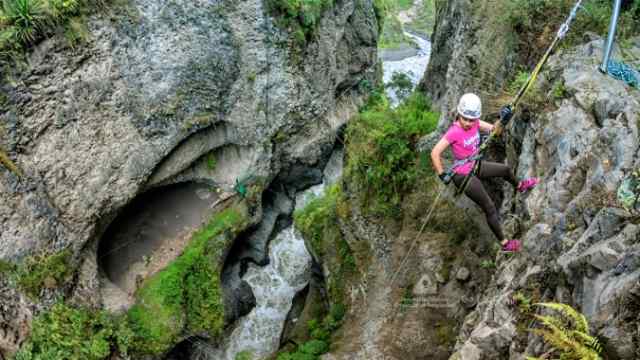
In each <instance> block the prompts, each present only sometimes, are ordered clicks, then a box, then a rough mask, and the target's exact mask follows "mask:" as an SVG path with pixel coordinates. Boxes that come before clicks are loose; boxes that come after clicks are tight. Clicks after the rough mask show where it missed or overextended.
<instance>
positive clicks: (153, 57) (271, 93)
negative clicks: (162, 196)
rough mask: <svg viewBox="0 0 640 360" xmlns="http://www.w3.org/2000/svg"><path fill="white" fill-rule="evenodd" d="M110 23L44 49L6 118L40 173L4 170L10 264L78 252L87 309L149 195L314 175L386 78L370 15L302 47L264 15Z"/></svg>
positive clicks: (3, 219) (26, 162) (344, 15)
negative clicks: (105, 237)
mask: <svg viewBox="0 0 640 360" xmlns="http://www.w3.org/2000/svg"><path fill="white" fill-rule="evenodd" d="M105 12H107V13H100V14H98V15H95V16H94V17H92V18H91V19H90V20H89V30H90V37H89V39H88V41H87V43H86V44H84V45H83V46H80V47H78V48H76V49H73V50H72V49H68V48H66V47H65V46H64V44H63V41H62V40H61V39H59V38H55V37H54V38H52V39H49V40H47V41H44V42H42V43H41V44H39V45H37V47H36V48H34V49H33V51H32V52H31V53H30V55H29V66H28V69H27V70H26V71H25V72H23V73H20V74H13V75H12V76H14V81H11V82H10V83H8V84H5V85H3V92H4V94H5V95H6V97H7V99H8V102H7V104H8V106H6V107H3V108H2V109H0V147H2V148H3V149H5V150H6V151H7V153H8V154H9V156H10V157H11V159H12V160H13V161H14V162H15V163H16V164H17V166H18V167H19V168H20V169H21V170H22V172H23V173H24V174H25V175H24V177H21V178H19V177H17V176H16V175H15V174H14V173H12V172H10V171H8V170H7V169H5V168H4V167H2V166H0V229H2V231H0V259H1V260H4V261H19V259H21V258H22V257H24V256H27V255H29V254H33V253H36V252H39V251H53V252H55V251H59V250H61V249H65V248H71V249H72V250H73V262H74V264H76V265H78V266H82V268H83V269H89V273H91V274H93V275H90V276H87V275H83V276H82V278H83V279H84V280H83V281H84V283H85V284H84V285H86V287H87V288H88V289H89V290H86V291H88V293H85V294H84V295H85V297H91V291H92V290H91V289H92V288H95V282H96V280H95V276H96V269H95V266H92V265H91V264H88V265H87V264H84V265H82V264H81V263H83V262H84V261H85V260H86V259H89V260H91V259H92V258H95V254H91V252H92V251H95V248H96V247H97V246H96V244H97V241H99V238H100V236H101V234H102V233H103V232H104V230H105V229H106V227H107V226H108V225H109V223H110V222H111V221H112V220H113V219H114V218H115V217H116V216H117V214H118V213H119V212H120V211H121V210H122V209H123V207H124V206H125V205H126V204H127V203H129V202H130V201H131V200H132V199H133V198H134V197H135V196H136V195H137V194H139V193H141V192H143V191H145V190H147V189H149V188H151V187H156V186H161V185H164V184H169V183H176V182H182V181H197V182H206V183H209V184H212V185H215V186H217V187H219V188H221V189H223V190H225V191H231V190H232V188H233V186H234V185H235V184H236V181H240V182H247V183H252V182H254V181H256V180H257V179H262V180H264V183H265V184H268V183H269V182H270V181H271V180H272V179H274V178H275V177H276V176H277V175H278V174H279V173H280V172H281V171H283V170H288V169H290V168H291V167H292V166H293V165H295V164H301V165H304V166H310V165H314V164H316V163H318V162H319V161H321V160H322V159H323V157H326V156H327V154H328V151H329V150H330V149H331V148H332V146H333V142H334V139H335V133H336V130H337V129H338V128H339V127H340V126H341V125H342V124H344V123H345V122H346V120H347V119H348V118H349V116H350V114H352V113H353V112H354V111H356V109H357V105H358V104H359V103H360V101H361V100H360V99H361V97H362V95H363V93H362V92H361V88H362V87H361V86H360V85H361V84H363V83H374V82H375V78H376V76H377V75H376V71H375V66H374V65H375V62H376V39H377V31H378V26H377V23H376V16H375V14H374V9H373V4H372V2H371V1H366V0H365V1H357V2H356V1H349V0H347V1H337V2H336V3H335V4H334V6H333V8H331V9H329V10H327V11H325V12H324V14H323V17H322V19H321V21H320V24H319V26H318V29H317V32H316V35H315V36H314V37H313V39H311V40H308V41H307V43H306V45H305V46H304V47H303V48H299V47H298V48H296V47H295V45H293V42H292V41H291V39H290V38H289V34H288V33H287V32H286V31H284V30H282V29H280V28H278V27H276V26H275V25H274V19H273V17H272V16H271V15H270V14H268V13H267V11H266V9H265V4H264V3H263V2H262V1H259V0H250V1H245V2H242V3H237V2H228V1H204V2H197V3H194V2H189V1H160V2H158V1H147V0H132V1H131V2H129V3H128V4H126V5H119V6H118V8H115V7H114V8H112V9H108V10H105ZM210 159H215V162H214V163H215V164H216V165H215V168H213V169H212V168H211V166H208V161H210ZM92 249H93V250H92ZM81 250H82V252H81ZM91 269H92V270H91ZM83 272H84V270H83ZM92 276H93V277H92ZM92 284H93V285H92ZM80 287H82V288H84V287H85V286H80ZM76 293H77V291H76ZM94 302H95V299H94ZM98 303H99V301H98ZM32 305H33V304H32ZM24 313H28V311H25V312H24ZM16 321H22V320H20V319H16ZM10 328H11V327H10ZM20 331H21V330H20ZM20 331H18V332H14V333H12V334H8V335H7V334H4V333H2V334H0V337H2V339H0V344H3V341H5V340H6V339H14V341H13V342H14V343H16V344H17V343H19V342H20V340H21V339H22V338H23V335H24V334H23V333H22V332H20Z"/></svg>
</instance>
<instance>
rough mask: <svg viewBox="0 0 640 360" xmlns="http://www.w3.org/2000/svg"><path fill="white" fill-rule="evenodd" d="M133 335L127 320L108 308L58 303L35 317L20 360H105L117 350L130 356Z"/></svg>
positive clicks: (17, 356)
mask: <svg viewBox="0 0 640 360" xmlns="http://www.w3.org/2000/svg"><path fill="white" fill-rule="evenodd" d="M132 336H133V333H132V332H131V329H129V328H128V326H127V323H126V321H124V319H122V318H116V317H113V316H111V315H109V314H108V313H107V312H105V311H94V310H91V309H88V308H83V307H72V306H70V305H68V304H64V303H58V304H56V305H54V306H53V307H52V308H51V309H50V310H49V311H46V312H44V313H42V314H40V315H39V316H38V317H36V318H35V320H34V322H33V325H32V332H31V336H30V338H29V340H27V342H26V343H24V344H23V345H22V348H21V349H20V351H18V353H17V354H16V356H15V359H16V360H32V359H34V360H35V359H87V360H102V359H106V358H107V357H109V356H110V355H111V354H112V352H113V349H114V348H115V349H117V350H118V352H119V353H120V354H121V355H126V354H127V350H128V348H129V345H130V340H131V338H132Z"/></svg>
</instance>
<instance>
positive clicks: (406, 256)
mask: <svg viewBox="0 0 640 360" xmlns="http://www.w3.org/2000/svg"><path fill="white" fill-rule="evenodd" d="M444 189H445V188H444V187H441V188H440V191H438V195H436V198H435V199H434V200H433V203H432V204H431V209H429V212H427V217H426V218H425V219H424V221H423V222H422V226H421V227H420V231H418V235H416V237H415V238H414V239H413V242H412V243H411V246H410V247H409V251H407V253H406V255H405V256H404V258H403V259H402V261H401V262H400V266H398V269H397V270H396V271H395V272H394V273H393V275H392V276H391V284H390V286H389V288H390V289H393V284H394V283H395V281H396V279H397V277H398V273H400V270H402V268H403V267H404V265H405V263H406V262H407V260H408V259H409V255H411V252H412V251H413V248H414V247H415V245H416V244H417V242H418V238H420V235H422V232H423V231H424V229H425V228H426V227H427V223H428V222H429V220H430V219H431V215H432V214H433V211H434V210H435V208H436V206H437V205H438V202H439V201H440V196H441V195H442V193H443V192H444Z"/></svg>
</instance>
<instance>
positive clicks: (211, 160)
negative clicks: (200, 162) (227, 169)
mask: <svg viewBox="0 0 640 360" xmlns="http://www.w3.org/2000/svg"><path fill="white" fill-rule="evenodd" d="M217 166H218V160H216V155H215V154H213V153H211V154H209V155H208V156H207V168H209V170H211V171H213V170H215V169H216V167H217Z"/></svg>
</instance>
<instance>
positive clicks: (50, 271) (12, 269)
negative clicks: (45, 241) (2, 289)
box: [0, 250, 73, 298]
mask: <svg viewBox="0 0 640 360" xmlns="http://www.w3.org/2000/svg"><path fill="white" fill-rule="evenodd" d="M70 256H71V251H70V250H64V251H61V252H59V253H55V254H50V253H41V254H37V255H33V256H29V257H27V258H25V259H24V260H23V261H22V262H21V263H20V264H18V265H13V264H11V263H4V265H2V266H0V268H2V269H1V270H0V272H4V273H8V274H9V277H10V278H12V279H13V280H14V281H15V283H16V284H17V285H18V287H19V288H20V289H21V290H22V291H24V292H25V293H26V294H27V295H29V296H30V297H32V298H37V297H38V296H40V293H41V291H42V289H44V288H48V289H53V288H57V287H59V286H62V285H63V284H65V283H66V282H67V281H69V280H70V279H71V277H72V276H73V269H72V267H71V265H70V263H69V260H70Z"/></svg>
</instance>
